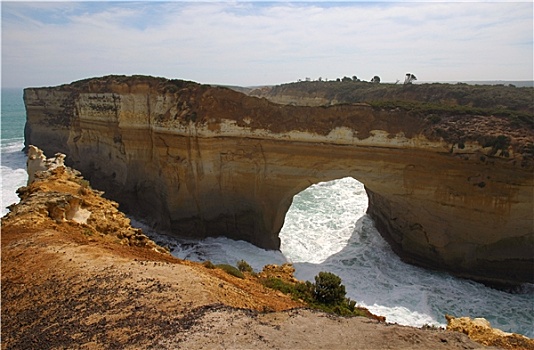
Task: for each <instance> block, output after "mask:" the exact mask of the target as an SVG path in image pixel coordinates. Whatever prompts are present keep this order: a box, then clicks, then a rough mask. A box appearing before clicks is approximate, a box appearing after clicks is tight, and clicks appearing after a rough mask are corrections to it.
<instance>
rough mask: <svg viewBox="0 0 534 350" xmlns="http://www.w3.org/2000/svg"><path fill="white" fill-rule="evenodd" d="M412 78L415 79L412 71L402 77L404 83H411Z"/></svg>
mask: <svg viewBox="0 0 534 350" xmlns="http://www.w3.org/2000/svg"><path fill="white" fill-rule="evenodd" d="M414 80H417V78H416V77H415V75H413V74H412V73H406V77H404V84H411V83H412V81H414Z"/></svg>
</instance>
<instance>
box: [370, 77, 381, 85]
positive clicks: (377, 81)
mask: <svg viewBox="0 0 534 350" xmlns="http://www.w3.org/2000/svg"><path fill="white" fill-rule="evenodd" d="M371 83H375V84H378V83H380V77H379V76H378V75H375V76H374V77H373V79H371Z"/></svg>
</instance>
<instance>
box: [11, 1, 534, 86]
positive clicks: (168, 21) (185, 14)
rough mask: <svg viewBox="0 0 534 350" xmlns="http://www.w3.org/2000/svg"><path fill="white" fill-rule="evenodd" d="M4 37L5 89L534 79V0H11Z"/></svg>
mask: <svg viewBox="0 0 534 350" xmlns="http://www.w3.org/2000/svg"><path fill="white" fill-rule="evenodd" d="M1 30H2V47H1V49H2V52H1V58H2V60H1V62H2V63H1V65H2V70H1V75H2V76H1V83H2V86H3V87H29V86H32V87H36V86H54V85H59V84H64V83H70V82H72V81H76V80H80V79H85V78H89V77H98V76H104V75H108V74H124V75H133V74H143V75H152V76H161V77H166V78H172V79H185V80H192V81H196V82H200V83H208V84H224V85H240V86H257V85H272V84H282V83H287V82H292V81H297V80H299V79H302V80H304V79H306V78H310V79H312V80H316V79H318V78H319V77H321V78H322V79H328V80H335V79H336V78H342V77H344V76H349V77H353V76H357V77H358V78H360V79H362V80H370V79H371V78H372V77H373V76H375V75H378V76H379V77H380V78H381V80H382V81H383V82H395V81H396V80H397V79H398V80H400V81H403V79H404V76H405V74H406V73H408V72H409V73H413V74H415V75H416V76H417V78H418V79H419V81H473V80H532V79H533V4H532V2H531V1H528V0H527V1H522V2H495V1H491V2H463V1H448V2H434V1H432V2H430V1H419V2H409V3H407V2H361V1H351V2H348V1H344V2H323V1H315V2H314V1H310V2H300V1H297V2H281V1H271V2H255V1H249V2H245V1H222V2H214V1H201V2H183V1H174V2H148V1H140V2H128V1H116V2H96V1H91V2H79V1H70V2H58V1H55V2H21V1H16V2H9V1H2V4H1Z"/></svg>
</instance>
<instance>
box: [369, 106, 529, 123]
mask: <svg viewBox="0 0 534 350" xmlns="http://www.w3.org/2000/svg"><path fill="white" fill-rule="evenodd" d="M368 103H369V104H370V105H371V106H372V107H373V108H375V109H385V110H393V109H397V108H398V109H402V110H405V111H408V112H410V113H415V114H420V115H423V116H429V115H432V116H434V119H433V120H434V121H435V122H438V121H439V116H441V115H466V116H468V115H482V116H490V115H494V116H499V117H505V118H508V119H510V120H511V121H512V122H514V124H516V125H517V126H518V127H519V126H523V125H525V126H528V127H531V128H532V127H534V115H533V114H532V113H528V112H524V111H515V110H510V109H504V108H482V107H472V106H464V105H449V104H438V103H432V102H418V101H399V100H397V101H371V102H368Z"/></svg>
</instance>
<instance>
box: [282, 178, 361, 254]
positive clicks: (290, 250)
mask: <svg viewBox="0 0 534 350" xmlns="http://www.w3.org/2000/svg"><path fill="white" fill-rule="evenodd" d="M368 205H369V199H368V197H367V193H366V191H365V188H364V185H363V184H362V183H361V182H359V181H358V180H356V179H354V178H352V177H345V178H340V179H337V180H331V181H325V182H319V183H317V184H313V185H311V186H309V187H308V188H306V189H305V190H303V191H301V192H299V193H298V194H296V195H295V196H294V197H293V202H292V204H291V207H290V208H289V210H288V212H287V213H286V216H285V221H284V226H283V227H282V230H281V231H280V234H279V237H280V241H281V245H280V251H281V252H282V253H283V254H284V256H286V258H287V259H288V260H289V261H291V262H293V263H298V262H310V263H321V262H323V261H325V260H326V259H327V258H328V257H329V256H332V255H334V254H336V253H338V252H339V251H341V250H342V249H343V248H344V247H345V246H347V244H348V242H349V239H350V238H351V236H352V235H353V233H354V230H355V228H356V224H357V222H358V220H359V219H360V218H361V217H362V216H364V215H365V213H366V211H367V207H368Z"/></svg>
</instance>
